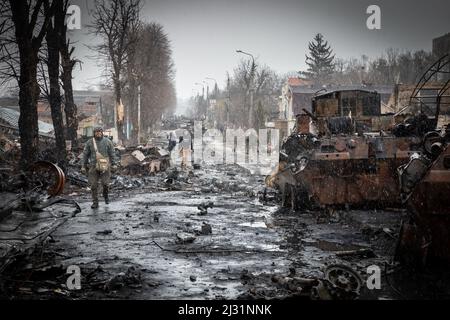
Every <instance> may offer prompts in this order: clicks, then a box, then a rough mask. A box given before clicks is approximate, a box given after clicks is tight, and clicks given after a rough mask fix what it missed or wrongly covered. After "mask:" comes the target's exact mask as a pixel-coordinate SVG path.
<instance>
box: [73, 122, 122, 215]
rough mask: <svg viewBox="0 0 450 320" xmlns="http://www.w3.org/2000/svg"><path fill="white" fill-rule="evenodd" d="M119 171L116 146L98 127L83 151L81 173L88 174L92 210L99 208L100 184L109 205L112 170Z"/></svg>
mask: <svg viewBox="0 0 450 320" xmlns="http://www.w3.org/2000/svg"><path fill="white" fill-rule="evenodd" d="M116 169H117V164H116V157H115V154H114V145H113V143H112V141H111V140H110V139H108V138H106V137H104V136H103V129H102V128H101V127H96V128H95V129H94V137H93V138H92V139H89V140H88V142H87V143H86V146H85V147H84V151H83V166H82V168H81V172H82V173H83V174H86V172H87V173H88V181H89V185H90V187H91V191H92V206H91V208H92V209H96V208H98V183H99V182H100V183H101V184H102V187H103V197H104V198H105V203H106V204H108V203H109V195H108V191H109V183H110V180H111V170H112V171H115V170H116Z"/></svg>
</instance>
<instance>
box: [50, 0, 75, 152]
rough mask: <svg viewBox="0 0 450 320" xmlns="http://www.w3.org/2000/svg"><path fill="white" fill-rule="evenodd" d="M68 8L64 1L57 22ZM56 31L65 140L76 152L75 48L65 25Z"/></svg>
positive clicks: (63, 17) (62, 17) (66, 0)
mask: <svg viewBox="0 0 450 320" xmlns="http://www.w3.org/2000/svg"><path fill="white" fill-rule="evenodd" d="M68 7H69V0H64V5H63V6H62V8H61V7H59V10H56V13H55V17H56V18H57V19H58V20H61V19H62V20H64V19H65V16H66V12H67V8H68ZM56 27H57V30H58V34H59V39H58V41H59V50H60V54H61V68H62V72H61V81H62V86H63V89H64V113H65V115H66V133H67V140H70V141H71V142H72V149H73V150H76V149H77V147H78V139H77V129H78V118H77V113H78V112H77V106H76V105H75V102H74V99H73V87H72V72H73V69H74V67H75V64H76V63H77V62H80V61H79V60H77V59H74V58H73V52H74V50H75V47H73V46H72V44H71V42H70V39H69V38H68V37H67V25H66V24H65V23H62V24H57V26H56Z"/></svg>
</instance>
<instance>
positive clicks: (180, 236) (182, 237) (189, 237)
mask: <svg viewBox="0 0 450 320" xmlns="http://www.w3.org/2000/svg"><path fill="white" fill-rule="evenodd" d="M195 239H196V238H195V236H194V235H193V234H191V233H187V232H179V233H177V242H178V243H192V242H194V240H195Z"/></svg>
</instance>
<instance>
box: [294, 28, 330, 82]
mask: <svg viewBox="0 0 450 320" xmlns="http://www.w3.org/2000/svg"><path fill="white" fill-rule="evenodd" d="M308 48H309V52H310V56H308V55H306V64H307V65H308V71H307V72H300V73H301V74H303V75H305V76H307V77H309V78H313V79H323V78H324V77H327V76H329V75H331V74H332V73H333V71H334V54H333V50H332V49H331V48H330V46H329V44H328V41H325V39H324V38H323V35H322V34H320V33H318V34H317V35H316V36H315V37H314V39H313V41H311V42H310V43H309V45H308Z"/></svg>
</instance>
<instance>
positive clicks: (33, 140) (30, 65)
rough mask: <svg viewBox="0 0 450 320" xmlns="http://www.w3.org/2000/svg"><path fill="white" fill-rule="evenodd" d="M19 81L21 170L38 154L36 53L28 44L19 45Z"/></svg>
mask: <svg viewBox="0 0 450 320" xmlns="http://www.w3.org/2000/svg"><path fill="white" fill-rule="evenodd" d="M19 52H20V79H19V107H20V116H19V131H20V147H21V159H20V165H21V167H22V169H27V168H28V167H29V166H30V165H32V164H33V163H34V162H35V161H36V159H37V155H38V152H39V127H38V113H37V102H38V99H39V86H38V82H37V61H38V55H37V52H35V51H34V50H32V46H31V44H30V43H26V42H25V41H24V42H22V43H21V44H19Z"/></svg>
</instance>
